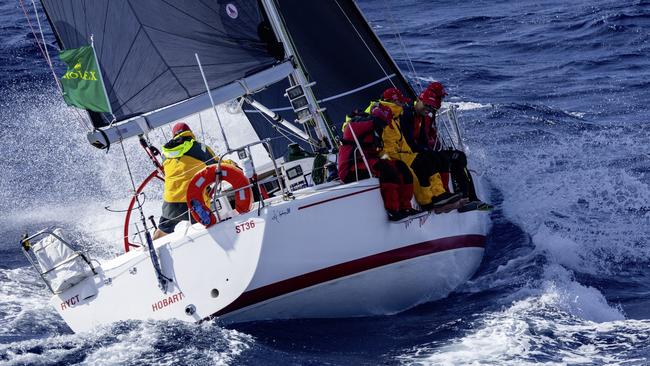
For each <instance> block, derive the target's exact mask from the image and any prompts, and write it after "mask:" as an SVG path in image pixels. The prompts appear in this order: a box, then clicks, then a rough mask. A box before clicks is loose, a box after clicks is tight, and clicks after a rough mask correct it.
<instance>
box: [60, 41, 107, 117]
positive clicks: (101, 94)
mask: <svg viewBox="0 0 650 366" xmlns="http://www.w3.org/2000/svg"><path fill="white" fill-rule="evenodd" d="M59 58H60V59H61V61H63V62H65V64H66V65H67V66H68V70H67V71H66V72H65V75H63V77H62V78H61V86H62V87H63V99H64V100H65V102H66V103H68V105H70V106H75V107H79V108H84V109H90V110H91V111H95V112H108V113H110V112H111V105H110V103H109V102H108V97H107V95H106V89H105V88H104V83H103V81H102V77H101V72H100V70H99V67H98V65H97V58H96V57H95V50H94V49H93V47H92V46H84V47H79V48H73V49H69V50H65V51H63V52H61V53H60V54H59Z"/></svg>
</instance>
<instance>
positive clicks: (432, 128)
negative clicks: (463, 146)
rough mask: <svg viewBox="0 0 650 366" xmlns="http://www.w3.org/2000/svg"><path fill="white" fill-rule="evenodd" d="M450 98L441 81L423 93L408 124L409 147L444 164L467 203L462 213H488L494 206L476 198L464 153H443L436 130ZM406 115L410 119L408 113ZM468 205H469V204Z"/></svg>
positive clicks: (449, 150)
mask: <svg viewBox="0 0 650 366" xmlns="http://www.w3.org/2000/svg"><path fill="white" fill-rule="evenodd" d="M446 95H447V92H446V91H445V87H444V86H443V85H442V84H441V83H440V82H437V81H434V82H432V83H431V84H429V85H428V86H427V88H426V89H424V90H423V91H422V93H420V95H419V96H418V99H417V101H416V102H415V104H414V105H413V112H412V113H411V114H410V116H411V118H412V119H411V121H410V122H409V123H405V124H404V125H406V126H407V127H408V128H410V129H412V130H411V131H409V133H408V135H409V137H410V138H409V139H408V140H407V141H408V143H409V145H411V146H412V148H413V150H414V151H418V152H428V153H429V154H431V155H432V156H433V157H435V158H436V160H438V161H439V162H440V164H441V165H444V166H446V167H448V169H446V170H447V171H449V174H450V175H451V181H452V184H453V187H454V191H455V192H460V193H461V194H462V195H463V198H466V200H465V201H466V203H465V204H464V205H463V206H461V207H460V208H459V209H458V211H459V212H465V211H471V210H476V209H480V210H486V209H489V208H490V206H489V205H487V204H486V203H484V202H482V201H481V200H479V199H478V197H477V196H476V190H475V188H474V182H473V180H472V175H471V174H470V173H469V171H468V170H467V157H466V156H465V153H464V152H462V151H460V150H454V149H443V146H442V144H441V143H440V141H438V130H437V128H436V113H437V112H438V110H439V109H440V107H441V106H442V99H443V98H444V97H445V96H446ZM405 115H409V114H408V113H405ZM467 201H468V202H467Z"/></svg>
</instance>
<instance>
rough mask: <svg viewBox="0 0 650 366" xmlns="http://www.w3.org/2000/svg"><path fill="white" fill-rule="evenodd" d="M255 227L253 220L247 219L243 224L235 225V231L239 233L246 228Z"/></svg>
mask: <svg viewBox="0 0 650 366" xmlns="http://www.w3.org/2000/svg"><path fill="white" fill-rule="evenodd" d="M254 228H255V221H253V220H251V221H247V222H245V223H243V224H239V225H237V226H235V233H237V234H240V233H242V232H244V231H246V230H250V229H254Z"/></svg>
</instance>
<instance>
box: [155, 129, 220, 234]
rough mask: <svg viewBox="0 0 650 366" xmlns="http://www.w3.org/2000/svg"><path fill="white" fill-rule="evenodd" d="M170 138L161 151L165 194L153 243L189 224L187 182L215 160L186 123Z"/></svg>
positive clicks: (212, 154) (173, 132)
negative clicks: (176, 228) (187, 222)
mask: <svg viewBox="0 0 650 366" xmlns="http://www.w3.org/2000/svg"><path fill="white" fill-rule="evenodd" d="M172 134H173V135H174V137H173V138H172V139H171V140H170V141H169V142H167V143H166V144H165V145H164V146H163V148H162V154H163V157H164V161H163V169H164V172H165V192H164V194H163V207H162V216H160V222H159V224H158V230H156V232H155V233H154V237H153V238H154V239H158V238H161V237H163V236H165V235H167V234H170V233H172V232H173V231H174V227H176V225H177V224H178V223H179V222H181V221H185V220H188V217H189V215H188V212H187V201H186V199H187V198H186V195H187V187H188V186H189V183H190V180H192V177H194V174H196V173H197V172H199V171H200V170H201V169H203V168H205V167H206V166H207V165H208V164H215V163H216V160H217V159H216V157H215V154H214V152H213V151H212V149H210V148H209V147H208V146H206V145H204V144H202V143H200V142H198V141H196V140H195V138H196V137H195V136H194V133H193V132H192V130H191V129H190V126H188V125H187V124H186V123H183V122H179V123H177V124H175V125H174V127H173V128H172Z"/></svg>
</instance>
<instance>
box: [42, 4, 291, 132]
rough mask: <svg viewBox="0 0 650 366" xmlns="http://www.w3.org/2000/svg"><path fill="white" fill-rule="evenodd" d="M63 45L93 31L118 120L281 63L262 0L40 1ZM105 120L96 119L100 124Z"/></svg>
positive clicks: (84, 39)
mask: <svg viewBox="0 0 650 366" xmlns="http://www.w3.org/2000/svg"><path fill="white" fill-rule="evenodd" d="M41 3H42V5H43V7H44V8H45V11H46V14H47V16H48V19H49V21H50V24H51V25H52V28H53V30H54V33H55V34H56V36H57V39H58V40H59V42H60V45H61V46H62V48H64V49H70V48H78V47H81V46H84V45H87V44H88V43H89V40H90V37H91V35H93V36H94V40H95V47H96V48H97V50H98V52H97V58H98V60H99V63H100V67H101V69H102V74H103V76H104V83H105V85H106V90H107V93H108V97H109V100H110V103H111V107H112V110H113V113H114V114H115V118H116V119H117V121H122V120H126V119H128V118H130V117H131V116H134V115H140V114H145V113H149V112H151V111H154V110H158V109H160V108H164V107H167V106H170V105H172V104H175V103H179V102H182V101H184V100H186V99H189V98H193V97H196V96H198V95H201V94H203V93H205V86H204V85H203V81H202V78H201V75H200V73H199V71H198V66H197V65H196V61H195V59H194V54H195V53H198V54H199V55H200V56H201V59H202V60H205V63H204V68H205V73H206V77H207V79H208V81H209V83H210V85H209V87H210V89H217V88H220V87H222V86H224V85H227V84H229V83H231V82H233V81H235V80H238V79H242V78H244V77H246V76H248V75H251V74H254V73H256V72H259V71H261V70H265V69H268V68H269V67H271V66H273V65H275V64H277V62H278V61H279V60H278V59H276V58H275V57H274V56H273V55H271V54H270V53H269V51H268V49H269V45H268V44H267V41H266V40H263V39H261V38H260V34H258V28H260V27H262V26H263V22H264V16H263V10H262V9H260V7H259V4H258V1H257V0H228V1H224V0H216V1H212V2H205V1H202V0H175V1H173V2H172V1H165V0H41ZM110 119H112V116H106V115H105V118H104V123H102V121H101V120H99V119H93V124H94V126H95V127H96V128H97V127H102V126H105V125H107V122H108V121H109V120H110Z"/></svg>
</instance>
